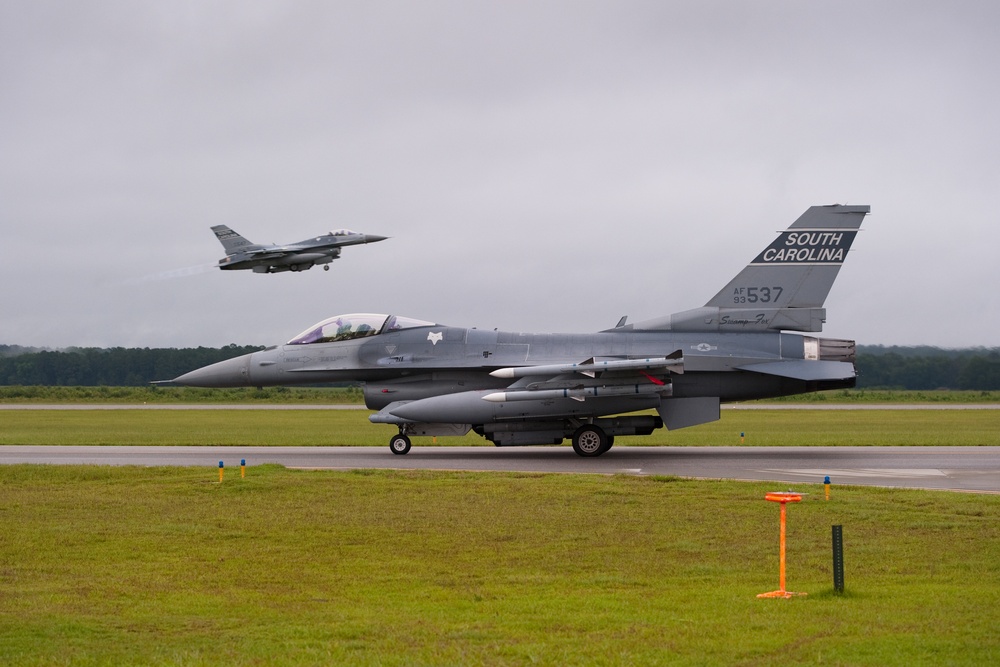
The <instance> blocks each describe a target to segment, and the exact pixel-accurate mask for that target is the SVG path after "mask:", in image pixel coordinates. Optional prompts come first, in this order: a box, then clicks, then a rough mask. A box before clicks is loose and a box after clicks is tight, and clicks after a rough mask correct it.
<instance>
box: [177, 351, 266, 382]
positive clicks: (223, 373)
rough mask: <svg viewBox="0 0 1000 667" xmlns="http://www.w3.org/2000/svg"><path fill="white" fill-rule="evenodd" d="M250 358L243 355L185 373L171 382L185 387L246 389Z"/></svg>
mask: <svg viewBox="0 0 1000 667" xmlns="http://www.w3.org/2000/svg"><path fill="white" fill-rule="evenodd" d="M250 357H251V355H249V354H245V355H243V356H242V357H236V358H235V359H227V360H226V361H220V362H218V363H215V364H212V365H211V366H205V367H204V368H199V369H197V370H194V371H191V372H190V373H185V374H184V375H181V376H180V377H178V378H174V379H173V380H172V382H173V383H175V384H179V385H184V386H186V387H247V386H249V385H250Z"/></svg>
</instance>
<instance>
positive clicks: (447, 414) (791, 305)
mask: <svg viewBox="0 0 1000 667" xmlns="http://www.w3.org/2000/svg"><path fill="white" fill-rule="evenodd" d="M869 210H870V209H869V207H868V206H840V205H835V206H813V207H812V208H810V209H809V210H807V211H806V212H805V213H804V214H802V216H800V217H799V219H798V220H796V221H795V222H794V223H792V226H791V227H789V228H788V229H787V230H786V231H784V232H781V233H780V234H779V235H778V238H777V239H775V241H774V242H773V243H771V244H770V245H769V246H767V247H766V248H765V249H764V250H763V251H762V252H760V254H758V255H757V256H756V257H755V258H754V259H753V261H751V262H750V264H749V265H747V267H746V268H745V269H743V271H742V272H741V273H740V274H739V275H737V276H736V277H735V278H734V279H733V280H732V281H730V283H729V284H728V285H726V286H725V287H723V288H722V291H720V292H719V293H718V294H716V295H715V296H714V297H713V298H712V299H710V300H709V301H708V303H706V304H705V305H704V306H703V307H702V308H696V309H694V310H688V311H684V312H681V313H675V314H673V315H667V316H665V317H658V318H655V319H651V320H646V321H643V322H637V323H635V324H625V318H622V320H621V321H620V322H619V323H618V325H617V326H616V327H614V328H612V329H607V330H605V331H600V332H597V333H590V334H528V333H514V332H505V331H495V330H484V329H474V328H473V329H464V328H459V327H450V326H445V325H442V324H435V323H433V322H426V321H423V320H415V319H410V318H406V317H400V316H396V315H376V314H370V313H361V314H353V315H339V316H336V317H331V318H330V319H327V320H324V321H322V322H320V323H318V324H316V325H315V326H312V327H310V328H309V329H307V330H305V331H304V332H302V333H301V334H299V335H298V336H296V337H294V338H292V339H291V340H290V341H288V342H287V343H285V344H284V345H278V346H275V347H270V348H268V349H266V350H263V351H261V352H254V353H252V354H248V355H244V356H242V357H237V358H235V359H230V360H228V361H223V362H220V363H217V364H213V365H211V366H206V367H204V368H201V369H198V370H195V371H192V372H190V373H187V374H185V375H182V376H180V377H178V378H176V379H175V380H173V382H174V383H176V384H182V385H190V386H197V387H240V386H265V385H290V384H307V383H314V382H339V381H348V380H350V381H358V382H361V383H363V386H364V396H365V404H366V405H367V406H368V408H370V409H372V410H376V411H377V412H375V413H374V414H373V415H371V417H370V418H369V419H370V420H371V421H372V422H374V423H377V424H391V425H393V426H394V427H396V429H397V430H398V433H397V434H396V435H394V436H393V437H392V438H391V439H390V441H389V447H390V449H391V450H392V452H393V453H395V454H406V453H407V452H408V451H409V450H410V437H411V436H431V435H433V436H439V435H464V434H466V433H468V432H469V431H470V430H473V431H475V432H476V433H478V434H479V435H481V436H483V437H485V438H487V439H488V440H490V441H491V442H493V443H494V444H496V445H498V446H508V445H539V444H560V443H562V442H563V440H564V439H566V438H571V439H572V443H573V449H574V450H576V452H577V454H579V455H580V456H599V455H601V454H603V453H604V452H606V451H607V450H608V449H610V448H611V445H612V444H613V442H614V438H615V436H618V435H648V434H650V433H652V432H653V430H655V429H657V428H659V427H661V426H666V427H667V428H668V429H677V428H684V427H686V426H694V425H696V424H703V423H706V422H711V421H714V420H717V419H718V418H719V405H720V404H721V403H724V402H729V401H742V400H748V399H756V398H768V397H773V396H784V395H789V394H800V393H806V392H812V391H819V390H823V389H837V388H842V387H853V386H854V383H855V368H854V358H855V344H854V341H852V340H834V339H824V338H817V337H814V336H808V335H801V334H799V333H789V332H818V331H822V328H823V323H824V322H825V321H826V310H825V309H824V308H823V303H824V301H825V300H826V296H827V294H828V293H829V291H830V288H831V286H832V285H833V281H834V279H835V278H836V277H837V273H838V272H839V271H840V267H841V264H843V262H844V259H845V257H846V256H847V252H848V250H849V249H850V247H851V243H852V242H853V241H854V237H855V236H856V235H857V233H858V230H859V228H860V226H861V222H862V220H863V219H864V217H865V214H867V213H868V212H869ZM640 411H655V414H640V415H633V414H629V413H635V412H640Z"/></svg>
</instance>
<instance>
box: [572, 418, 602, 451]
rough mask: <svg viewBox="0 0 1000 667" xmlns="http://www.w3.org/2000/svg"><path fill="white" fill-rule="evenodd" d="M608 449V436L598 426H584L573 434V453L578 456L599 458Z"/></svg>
mask: <svg viewBox="0 0 1000 667" xmlns="http://www.w3.org/2000/svg"><path fill="white" fill-rule="evenodd" d="M608 447H610V445H608V436H607V435H605V433H604V431H603V430H602V429H601V427H599V426H594V425H593V424H584V425H583V426H581V427H580V428H578V429H576V433H574V434H573V451H575V452H576V453H577V454H579V455H580V456H600V455H601V454H603V453H604V452H606V451H607V449H608Z"/></svg>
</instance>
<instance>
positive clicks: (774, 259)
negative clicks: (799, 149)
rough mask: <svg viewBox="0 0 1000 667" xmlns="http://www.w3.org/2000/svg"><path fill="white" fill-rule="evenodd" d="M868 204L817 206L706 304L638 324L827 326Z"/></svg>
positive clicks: (724, 327) (641, 326)
mask: <svg viewBox="0 0 1000 667" xmlns="http://www.w3.org/2000/svg"><path fill="white" fill-rule="evenodd" d="M870 211H871V208H870V207H869V206H842V205H833V206H812V207H810V208H809V209H808V210H807V211H806V212H805V213H803V214H802V215H801V216H799V218H798V220H796V221H795V222H793V223H792V225H791V226H790V227H789V228H788V229H787V230H785V231H783V232H781V233H780V234H779V235H778V238H777V239H775V240H774V242H773V243H771V244H770V245H769V246H767V248H765V249H764V250H763V251H762V252H761V253H760V254H759V255H757V256H756V257H755V258H754V259H753V261H752V262H750V264H748V265H747V267H746V268H745V269H743V270H742V271H741V272H740V273H739V275H737V276H736V277H735V278H733V279H732V280H731V281H730V282H729V284H728V285H726V286H725V287H723V288H722V290H721V291H720V292H719V293H718V294H716V295H715V296H714V297H713V298H712V299H710V300H709V301H708V303H706V304H705V306H704V307H703V308H696V309H694V310H688V311H685V312H682V313H676V314H674V315H670V316H669V317H667V318H659V319H657V320H650V321H648V322H642V323H639V324H636V325H635V328H636V329H673V330H682V331H759V330H782V329H787V330H793V331H822V330H823V323H824V322H825V321H826V309H824V308H823V303H824V302H825V301H826V297H827V295H828V294H829V293H830V288H831V287H832V286H833V281H834V280H836V278H837V274H838V273H839V272H840V267H841V265H842V264H843V263H844V259H845V258H846V257H847V251H848V250H849V249H850V247H851V244H852V243H853V242H854V237H855V236H857V233H858V229H859V228H860V227H861V222H862V221H863V220H864V217H865V215H866V214H867V213H869V212H870Z"/></svg>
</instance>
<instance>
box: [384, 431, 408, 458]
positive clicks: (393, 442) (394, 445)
mask: <svg viewBox="0 0 1000 667" xmlns="http://www.w3.org/2000/svg"><path fill="white" fill-rule="evenodd" d="M389 450H390V451H391V452H392V453H393V454H405V453H407V452H408V451H410V439H409V438H407V437H406V436H405V435H403V434H402V433H400V434H399V435H394V436H392V438H391V439H390V440H389Z"/></svg>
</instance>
